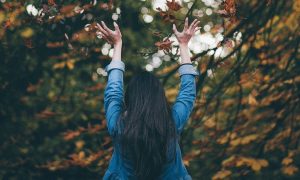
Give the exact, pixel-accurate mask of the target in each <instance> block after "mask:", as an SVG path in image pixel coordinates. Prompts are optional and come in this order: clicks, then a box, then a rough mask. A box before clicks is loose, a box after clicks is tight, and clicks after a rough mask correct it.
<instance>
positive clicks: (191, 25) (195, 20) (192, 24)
mask: <svg viewBox="0 0 300 180" xmlns="http://www.w3.org/2000/svg"><path fill="white" fill-rule="evenodd" d="M196 22H197V19H194V21H193V22H192V23H191V24H190V27H189V28H190V29H192V27H193V26H194V24H195V23H196Z"/></svg>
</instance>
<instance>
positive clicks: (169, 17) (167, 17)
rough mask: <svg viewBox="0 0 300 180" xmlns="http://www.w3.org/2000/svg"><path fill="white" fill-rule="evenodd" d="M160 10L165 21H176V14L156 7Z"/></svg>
mask: <svg viewBox="0 0 300 180" xmlns="http://www.w3.org/2000/svg"><path fill="white" fill-rule="evenodd" d="M156 9H157V10H158V11H159V15H160V16H161V17H162V18H163V21H165V22H171V23H174V22H175V16H174V15H172V14H170V12H169V11H167V12H165V11H163V10H162V9H161V8H156Z"/></svg>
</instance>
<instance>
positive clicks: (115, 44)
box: [114, 40, 122, 47]
mask: <svg viewBox="0 0 300 180" xmlns="http://www.w3.org/2000/svg"><path fill="white" fill-rule="evenodd" d="M114 47H122V40H120V41H117V42H116V43H114Z"/></svg>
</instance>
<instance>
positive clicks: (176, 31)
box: [173, 24, 178, 34]
mask: <svg viewBox="0 0 300 180" xmlns="http://www.w3.org/2000/svg"><path fill="white" fill-rule="evenodd" d="M173 32H174V33H175V34H177V33H178V30H177V28H176V25H175V24H173Z"/></svg>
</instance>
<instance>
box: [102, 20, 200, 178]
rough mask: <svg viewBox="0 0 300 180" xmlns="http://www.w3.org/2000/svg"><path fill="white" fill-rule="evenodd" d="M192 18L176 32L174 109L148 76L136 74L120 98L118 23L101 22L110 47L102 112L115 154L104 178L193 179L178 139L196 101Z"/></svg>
mask: <svg viewBox="0 0 300 180" xmlns="http://www.w3.org/2000/svg"><path fill="white" fill-rule="evenodd" d="M198 24H199V21H196V20H194V21H193V22H192V24H191V25H190V26H188V19H186V20H185V24H184V29H183V31H182V32H178V31H177V29H176V27H175V25H174V26H173V30H174V34H175V36H176V38H177V40H178V41H179V46H180V55H181V65H180V67H179V70H178V71H179V74H180V80H181V86H180V89H179V94H178V96H177V98H176V101H175V103H174V105H173V106H172V108H171V107H170V106H169V104H168V102H167V99H166V96H165V92H164V88H163V86H162V84H161V83H160V82H159V80H158V79H157V78H156V77H155V76H154V75H153V74H151V73H148V72H142V73H139V74H137V75H136V76H134V77H133V78H132V80H131V81H130V82H129V84H128V87H127V89H126V94H125V103H124V101H123V100H124V97H123V73H124V72H125V64H124V63H123V62H122V61H121V47H122V40H121V37H122V35H121V32H120V29H119V27H118V25H117V24H116V23H114V26H115V31H112V30H110V29H109V28H108V27H107V26H106V25H105V23H104V22H102V26H100V25H99V24H98V27H99V30H100V31H101V33H102V34H103V37H104V39H106V40H107V41H108V42H109V43H112V44H113V45H114V53H113V57H112V61H111V63H110V64H109V65H108V66H107V67H106V68H105V70H106V72H107V73H108V82H107V85H106V88H105V92H104V109H105V115H106V122H107V127H108V132H109V134H110V135H111V136H112V138H113V143H114V152H113V156H112V159H111V161H110V163H109V167H108V169H107V171H106V173H105V175H104V179H143V180H148V179H191V177H190V175H189V174H188V172H187V170H186V168H185V166H184V164H183V162H182V157H181V150H180V147H179V144H178V138H179V137H180V134H181V132H182V130H183V128H184V126H185V124H186V122H187V120H188V117H189V115H190V113H191V111H192V108H193V105H194V101H195V98H196V85H195V84H196V83H195V77H196V76H197V75H198V73H197V72H196V70H195V69H194V68H193V66H192V63H191V60H190V58H189V53H188V42H189V40H190V39H191V37H192V35H193V34H194V33H195V32H196V31H197V30H198V29H199V27H197V25H198Z"/></svg>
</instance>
